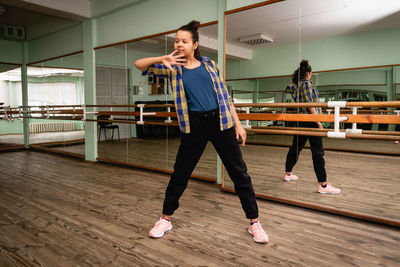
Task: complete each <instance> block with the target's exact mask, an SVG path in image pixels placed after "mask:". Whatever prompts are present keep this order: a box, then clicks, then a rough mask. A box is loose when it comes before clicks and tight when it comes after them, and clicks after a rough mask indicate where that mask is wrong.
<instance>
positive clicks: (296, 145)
mask: <svg viewBox="0 0 400 267" xmlns="http://www.w3.org/2000/svg"><path fill="white" fill-rule="evenodd" d="M299 127H305V128H318V124H316V123H315V122H300V123H299ZM307 139H308V140H309V141H310V147H311V153H312V160H313V165H314V171H315V174H316V175H317V179H318V182H320V183H322V182H326V171H325V160H324V155H325V150H324V147H323V145H322V137H320V136H305V135H295V136H293V143H292V146H291V147H290V149H289V152H288V154H287V157H286V166H285V167H286V172H291V171H292V169H293V167H294V165H296V163H297V160H298V158H299V154H300V152H301V150H302V149H303V147H304V145H305V144H306V142H307Z"/></svg>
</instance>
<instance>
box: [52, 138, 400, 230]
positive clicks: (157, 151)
mask: <svg viewBox="0 0 400 267" xmlns="http://www.w3.org/2000/svg"><path fill="white" fill-rule="evenodd" d="M275 141H278V139H275ZM341 141H342V142H344V140H341ZM350 141H353V140H350ZM364 143H365V144H364V146H365V147H367V146H368V147H369V148H374V147H375V146H377V147H378V146H380V143H379V142H378V143H374V142H365V141H364ZM342 144H344V143H342ZM389 145H390V146H392V147H395V148H400V145H394V144H387V146H389ZM178 146H179V140H178V139H170V140H168V143H166V141H165V140H162V139H154V140H152V139H145V140H144V139H129V140H123V141H121V142H107V143H106V142H101V143H99V147H98V149H99V157H102V158H107V159H111V160H118V161H122V162H131V163H135V164H140V165H144V166H149V167H157V168H164V169H167V170H173V164H174V161H175V156H176V153H177V150H178ZM56 149H58V150H63V151H69V152H74V153H84V152H83V149H84V145H80V146H64V147H58V148H56ZM287 151H288V148H287V147H274V146H263V145H246V146H245V147H242V153H243V156H244V159H245V161H246V164H247V167H248V172H249V174H250V176H251V177H252V181H253V185H254V188H255V191H256V193H259V194H263V195H268V196H272V197H277V198H285V199H289V200H294V201H301V202H305V203H310V204H315V205H320V206H323V207H328V208H335V209H337V210H342V211H344V212H352V213H358V214H363V215H366V216H373V217H379V218H383V219H387V220H392V221H397V222H400V179H399V177H400V176H399V175H398V172H399V171H398V169H399V167H398V166H399V162H400V158H399V157H397V156H387V155H370V154H361V153H349V152H337V151H326V153H325V161H326V170H327V175H328V182H330V183H332V184H333V185H335V186H338V187H340V188H341V189H342V193H341V194H340V195H337V196H327V195H321V194H317V193H316V191H317V179H316V176H315V173H314V169H313V164H312V157H311V152H310V150H309V149H304V150H303V151H302V152H301V154H300V158H299V161H298V163H297V165H296V166H295V168H294V172H295V173H296V174H297V175H299V177H300V180H299V181H298V182H290V183H284V182H283V181H282V175H283V171H284V165H285V159H286V154H287ZM386 151H387V150H386ZM194 174H195V175H199V176H203V177H210V178H216V174H217V164H216V153H215V150H214V148H213V147H212V145H211V144H210V143H209V144H208V146H207V148H206V150H205V152H204V153H203V155H202V158H201V159H200V161H199V164H198V165H197V166H196V169H195V171H194ZM225 177H226V179H225V186H226V187H228V188H233V184H232V182H231V180H230V179H229V176H228V175H227V173H226V172H225Z"/></svg>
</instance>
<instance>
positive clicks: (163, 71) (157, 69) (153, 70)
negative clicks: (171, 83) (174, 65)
mask: <svg viewBox="0 0 400 267" xmlns="http://www.w3.org/2000/svg"><path fill="white" fill-rule="evenodd" d="M170 71H171V70H170V69H168V68H167V67H166V66H164V65H163V64H153V65H151V66H149V67H147V69H145V70H144V71H143V72H142V75H143V76H144V75H155V76H158V77H160V78H167V77H168V76H169V73H170Z"/></svg>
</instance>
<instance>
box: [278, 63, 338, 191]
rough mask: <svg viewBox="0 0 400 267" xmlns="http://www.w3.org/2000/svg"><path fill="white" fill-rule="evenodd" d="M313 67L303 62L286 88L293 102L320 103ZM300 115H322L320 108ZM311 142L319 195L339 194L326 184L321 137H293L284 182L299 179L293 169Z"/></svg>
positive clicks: (304, 124) (314, 124)
mask: <svg viewBox="0 0 400 267" xmlns="http://www.w3.org/2000/svg"><path fill="white" fill-rule="evenodd" d="M311 71H312V69H311V66H310V65H309V64H308V60H302V61H301V63H300V67H299V68H298V69H297V70H296V71H295V72H294V73H293V76H292V82H293V83H292V84H290V85H288V86H287V87H286V92H287V93H290V94H291V95H292V97H293V100H294V101H295V102H297V103H310V102H319V94H318V91H317V89H316V88H315V87H314V86H313V85H312V83H311V81H310V79H311V73H312V72H311ZM300 113H302V114H321V109H320V108H301V109H300ZM298 126H299V127H305V128H320V129H323V126H322V124H321V123H320V122H299V124H298ZM307 139H308V140H309V141H310V147H311V153H312V160H313V165H314V171H315V174H316V175H317V179H318V183H319V186H318V193H321V194H339V193H340V189H339V188H336V187H334V186H332V185H331V184H329V183H327V182H326V171H325V160H324V154H325V151H324V147H323V144H322V137H321V136H304V135H295V136H294V137H293V143H292V146H291V147H290V149H289V152H288V154H287V157H286V164H285V168H286V169H285V172H286V173H285V175H284V177H283V180H284V181H295V180H298V179H299V178H298V177H297V175H294V174H293V173H292V169H293V167H294V166H295V165H296V162H297V160H298V158H299V154H300V152H301V150H302V149H303V147H304V145H305V144H306V142H307Z"/></svg>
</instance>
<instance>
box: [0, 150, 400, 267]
mask: <svg viewBox="0 0 400 267" xmlns="http://www.w3.org/2000/svg"><path fill="white" fill-rule="evenodd" d="M1 157H2V160H1V161H0V174H1V176H0V266H36V265H46V266H396V265H399V264H400V231H399V230H398V229H396V228H392V227H386V226H382V225H377V224H372V223H366V222H361V221H357V220H353V219H349V218H344V217H340V216H335V215H330V214H325V213H320V212H316V211H310V210H305V209H302V208H296V207H291V206H286V205H282V204H276V203H272V202H268V201H259V202H258V204H259V212H260V218H261V221H262V223H263V226H264V228H265V229H266V230H267V232H268V234H269V235H270V240H271V242H270V244H268V245H259V244H256V243H255V242H254V241H253V240H252V238H251V236H250V235H249V234H248V233H247V228H248V222H247V220H246V219H245V218H244V213H243V211H242V210H241V207H240V202H239V200H238V198H237V196H235V195H233V194H227V193H223V192H221V191H220V190H219V188H218V186H216V185H214V184H210V183H206V182H201V181H194V180H191V181H190V183H189V186H188V189H187V191H186V192H185V194H184V195H183V196H182V200H181V206H180V208H179V210H178V211H177V212H176V214H175V215H174V217H173V230H172V231H170V232H168V233H167V234H166V235H165V236H164V237H163V238H161V239H151V238H149V237H148V231H149V229H150V228H151V227H152V225H153V223H154V222H155V221H156V220H157V219H158V217H159V216H160V213H161V207H162V202H163V197H164V190H165V187H166V185H167V183H168V176H167V175H163V174H158V173H154V172H146V171H140V170H135V169H129V168H120V167H116V166H111V165H103V164H93V163H87V162H83V161H80V160H74V159H71V158H65V157H61V156H55V155H51V154H45V153H37V152H29V151H19V152H9V153H6V154H4V153H3V154H1ZM55 166H56V167H55Z"/></svg>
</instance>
